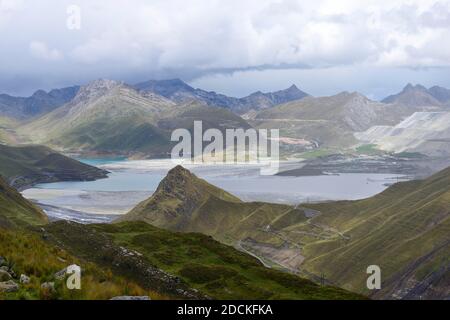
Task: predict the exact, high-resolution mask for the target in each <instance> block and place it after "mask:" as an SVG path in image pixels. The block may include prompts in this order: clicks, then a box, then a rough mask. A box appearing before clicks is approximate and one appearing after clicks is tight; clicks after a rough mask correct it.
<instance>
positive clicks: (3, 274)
mask: <svg viewBox="0 0 450 320" xmlns="http://www.w3.org/2000/svg"><path fill="white" fill-rule="evenodd" d="M11 279H12V276H11V275H10V274H9V273H8V272H7V271H5V270H3V269H0V282H4V281H8V280H11Z"/></svg>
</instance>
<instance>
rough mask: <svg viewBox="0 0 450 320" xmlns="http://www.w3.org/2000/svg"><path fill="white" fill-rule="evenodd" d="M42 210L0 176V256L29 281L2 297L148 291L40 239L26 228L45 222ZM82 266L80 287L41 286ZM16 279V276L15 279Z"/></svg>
mask: <svg viewBox="0 0 450 320" xmlns="http://www.w3.org/2000/svg"><path fill="white" fill-rule="evenodd" d="M47 222H48V221H47V217H46V216H45V214H44V213H43V212H42V211H41V210H40V209H39V208H37V207H35V206H34V205H33V204H31V203H30V202H29V201H28V200H26V199H24V198H23V197H22V196H21V195H20V194H19V193H18V192H17V191H16V190H15V189H13V188H11V187H9V186H8V185H7V183H6V182H5V181H4V180H3V179H1V178H0V256H1V257H3V258H5V259H6V260H7V265H8V266H9V267H11V268H12V269H13V270H14V272H15V273H16V275H17V276H18V277H20V275H21V274H26V275H27V276H29V277H30V279H31V282H30V283H29V284H27V285H20V290H19V291H17V292H13V293H0V300H2V299H109V298H112V297H114V296H118V295H126V294H129V295H150V296H152V297H154V298H164V297H165V296H163V295H159V294H157V293H156V292H153V291H149V290H143V289H142V288H141V287H140V286H138V285H136V284H135V283H134V282H132V281H129V280H126V279H124V278H122V277H118V276H115V275H114V274H113V273H112V272H111V271H110V270H109V269H108V268H107V269H105V268H102V269H100V268H99V267H97V266H96V265H95V264H92V263H85V262H84V261H81V260H80V259H77V258H75V257H74V256H72V255H70V254H68V253H67V252H65V251H64V250H62V249H61V248H59V247H57V246H54V245H51V244H49V243H47V242H45V241H43V239H42V237H41V236H38V235H37V234H35V233H34V232H31V231H30V230H29V228H32V227H36V226H44V225H45V224H46V223H47ZM74 263H75V264H77V265H80V266H82V272H83V274H82V277H83V278H82V290H80V291H69V290H67V289H66V287H65V286H64V285H63V281H56V292H54V293H50V292H48V291H45V290H42V289H41V288H40V285H41V284H42V283H44V282H46V281H55V279H54V277H53V275H54V274H55V273H56V272H58V271H60V270H62V269H63V268H65V267H67V266H68V265H71V264H74ZM14 281H15V282H19V281H18V279H14Z"/></svg>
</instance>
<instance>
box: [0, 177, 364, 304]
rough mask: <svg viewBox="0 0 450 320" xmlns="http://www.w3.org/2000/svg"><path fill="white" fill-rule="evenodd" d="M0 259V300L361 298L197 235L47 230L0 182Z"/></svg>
mask: <svg viewBox="0 0 450 320" xmlns="http://www.w3.org/2000/svg"><path fill="white" fill-rule="evenodd" d="M204 187H207V186H204ZM212 192H214V193H216V192H220V190H219V189H217V190H213V191H212ZM222 196H223V197H224V198H225V199H228V197H229V196H228V195H226V194H225V193H223V194H222ZM231 200H234V198H231ZM0 253H1V257H0V266H2V270H3V271H2V272H3V274H2V276H4V275H5V272H7V273H8V277H10V278H11V280H10V282H8V284H11V283H13V284H14V286H16V288H17V290H10V291H6V292H5V291H4V290H1V288H3V287H0V300H3V299H8V300H18V299H20V300H24V299H33V300H35V299H46V300H47V299H57V300H77V299H80V300H102V299H111V298H113V297H115V296H125V295H126V296H148V297H151V299H164V300H167V299H177V300H178V299H184V300H186V299H196V300H198V299H210V298H214V299H253V300H255V299H308V300H311V299H326V300H331V299H333V300H339V299H345V300H349V299H365V297H363V296H361V295H358V294H354V293H351V292H348V291H346V290H343V289H340V288H336V287H331V286H320V285H317V284H315V283H313V282H311V281H309V280H306V279H302V278H300V277H297V276H295V275H290V274H287V273H284V272H281V271H277V270H271V269H269V268H266V267H264V266H263V264H262V263H261V262H260V261H258V259H256V258H254V257H252V256H251V255H248V254H245V253H242V252H239V251H238V250H236V249H234V248H232V247H229V246H226V245H224V244H221V243H219V242H217V241H215V240H213V239H212V238H210V237H207V236H205V235H201V234H182V233H174V232H169V231H165V230H161V229H158V228H156V227H153V226H150V225H148V224H145V223H135V222H124V223H120V224H114V225H111V224H98V225H82V224H77V223H74V222H69V221H57V222H52V223H48V221H47V217H46V216H45V214H44V213H43V212H42V211H41V210H40V209H38V208H37V207H35V206H34V205H33V204H31V203H30V202H29V201H28V200H26V199H24V198H23V197H22V196H21V195H20V193H18V192H17V191H16V190H15V189H13V188H11V187H10V186H8V184H7V183H6V181H4V180H3V179H2V178H0ZM73 264H76V265H77V266H80V267H81V269H82V275H83V282H82V283H83V284H82V288H81V290H77V291H76V293H75V294H74V292H69V291H68V290H65V289H64V287H63V286H64V284H65V281H62V279H61V278H58V277H59V274H60V273H61V271H64V270H65V268H67V266H68V265H73ZM5 268H6V269H5ZM22 274H24V275H26V276H27V277H29V278H30V280H31V281H30V282H29V283H28V284H27V285H24V284H23V283H22V280H19V277H18V275H22ZM21 278H22V276H21V277H20V279H21ZM44 282H46V283H48V282H52V283H53V286H54V287H55V290H44V288H43V287H42V286H41V285H42V284H43V283H44ZM1 284H2V285H3V286H4V285H5V283H4V282H1Z"/></svg>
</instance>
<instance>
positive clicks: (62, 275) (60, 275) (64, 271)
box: [53, 264, 80, 280]
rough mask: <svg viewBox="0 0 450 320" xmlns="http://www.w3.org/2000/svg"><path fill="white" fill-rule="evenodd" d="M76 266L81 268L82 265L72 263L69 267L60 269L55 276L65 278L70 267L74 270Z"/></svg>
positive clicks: (59, 278) (58, 278)
mask: <svg viewBox="0 0 450 320" xmlns="http://www.w3.org/2000/svg"><path fill="white" fill-rule="evenodd" d="M76 268H80V267H79V266H77V265H76V264H72V265H70V266H68V267H67V268H64V269H62V270H60V271H58V272H57V273H55V274H54V275H53V276H54V277H55V279H56V280H63V279H64V278H65V277H66V274H67V270H68V269H70V270H73V269H76Z"/></svg>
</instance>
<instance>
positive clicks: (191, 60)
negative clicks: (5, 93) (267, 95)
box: [0, 0, 450, 81]
mask: <svg viewBox="0 0 450 320" xmlns="http://www.w3.org/2000/svg"><path fill="white" fill-rule="evenodd" d="M21 2H23V3H22V4H21V5H20V3H21ZM72 4H76V5H78V6H79V7H80V8H81V26H82V27H81V30H72V31H71V30H68V29H67V27H66V20H67V18H68V16H67V10H66V9H67V7H68V6H69V5H72ZM5 17H7V19H5ZM0 32H1V33H2V47H1V48H0V62H1V63H0V74H2V75H3V77H5V75H6V74H22V75H23V76H24V77H26V76H27V75H29V74H32V73H33V72H34V73H36V74H38V73H41V72H42V70H46V72H47V73H52V74H53V75H54V76H55V77H60V78H64V79H68V78H69V77H74V75H75V74H76V75H78V76H79V77H81V76H83V77H84V78H83V80H81V81H84V79H85V78H86V79H87V78H96V77H100V76H101V77H113V76H117V77H119V76H123V75H125V76H129V78H132V77H133V75H137V74H139V76H140V77H147V78H151V77H152V76H154V75H158V76H164V75H165V74H168V73H167V72H169V71H170V75H169V76H179V77H189V76H190V75H193V74H199V73H202V72H205V73H207V72H209V71H211V70H217V69H231V70H233V69H245V68H248V67H254V66H261V65H275V66H277V65H284V64H290V65H308V66H310V67H311V68H317V69H320V68H324V67H338V66H367V67H376V68H381V67H389V68H396V67H411V68H418V67H443V66H450V54H449V53H450V41H448V39H450V0H397V1H392V0H365V1H360V0H342V1H336V0H314V1H304V0H244V1H243V0H208V1H205V0H152V1H146V0H116V1H114V2H112V1H108V0H75V1H74V0H60V1H54V0H40V1H33V0H23V1H18V0H0ZM36 39H39V41H36ZM24 52H25V54H24ZM30 52H31V53H32V54H33V56H34V57H36V58H40V59H41V60H42V64H40V65H36V64H35V63H34V62H35V61H34V60H32V59H30ZM56 62H57V63H56ZM167 70H169V71H167ZM145 75H147V76H145ZM0 77H1V76H0ZM36 77H37V76H36ZM0 80H1V79H0ZM406 81H407V80H406Z"/></svg>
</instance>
